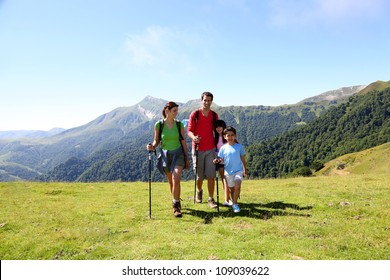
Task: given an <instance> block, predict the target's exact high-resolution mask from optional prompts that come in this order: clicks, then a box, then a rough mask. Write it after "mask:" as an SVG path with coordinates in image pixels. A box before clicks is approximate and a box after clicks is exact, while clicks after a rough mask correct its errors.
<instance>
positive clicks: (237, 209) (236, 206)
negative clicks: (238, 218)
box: [232, 204, 241, 213]
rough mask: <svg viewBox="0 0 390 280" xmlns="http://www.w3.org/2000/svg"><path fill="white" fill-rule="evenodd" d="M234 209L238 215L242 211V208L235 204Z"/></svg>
mask: <svg viewBox="0 0 390 280" xmlns="http://www.w3.org/2000/svg"><path fill="white" fill-rule="evenodd" d="M232 209H233V212H234V213H238V212H240V211H241V209H240V206H238V204H233V205H232Z"/></svg>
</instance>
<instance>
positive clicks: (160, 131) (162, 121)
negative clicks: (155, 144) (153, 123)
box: [158, 120, 164, 143]
mask: <svg viewBox="0 0 390 280" xmlns="http://www.w3.org/2000/svg"><path fill="white" fill-rule="evenodd" d="M159 122H160V127H159V130H158V141H160V142H161V143H162V141H161V134H162V130H163V127H164V120H160V121H159Z"/></svg>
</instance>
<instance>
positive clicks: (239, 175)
mask: <svg viewBox="0 0 390 280" xmlns="http://www.w3.org/2000/svg"><path fill="white" fill-rule="evenodd" d="M225 178H226V182H227V184H228V187H229V188H234V187H235V186H236V182H237V181H241V182H242V180H244V172H242V171H239V172H236V173H234V174H231V175H230V174H227V173H225Z"/></svg>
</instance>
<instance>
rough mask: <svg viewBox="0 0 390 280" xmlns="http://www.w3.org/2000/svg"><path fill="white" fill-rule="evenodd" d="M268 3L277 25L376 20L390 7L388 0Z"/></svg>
mask: <svg viewBox="0 0 390 280" xmlns="http://www.w3.org/2000/svg"><path fill="white" fill-rule="evenodd" d="M268 5H269V8H270V22H271V24H273V25H276V26H290V25H291V24H292V25H297V24H298V25H308V24H338V23H340V22H346V21H351V20H354V19H363V20H366V19H375V18H377V17H381V16H384V15H385V10H386V9H389V7H388V4H387V3H386V1H385V0H369V1H367V0H315V1H306V0H269V1H268Z"/></svg>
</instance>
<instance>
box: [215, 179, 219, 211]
mask: <svg viewBox="0 0 390 280" xmlns="http://www.w3.org/2000/svg"><path fill="white" fill-rule="evenodd" d="M215 179H216V180H217V211H218V215H219V191H218V175H217V176H215Z"/></svg>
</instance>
